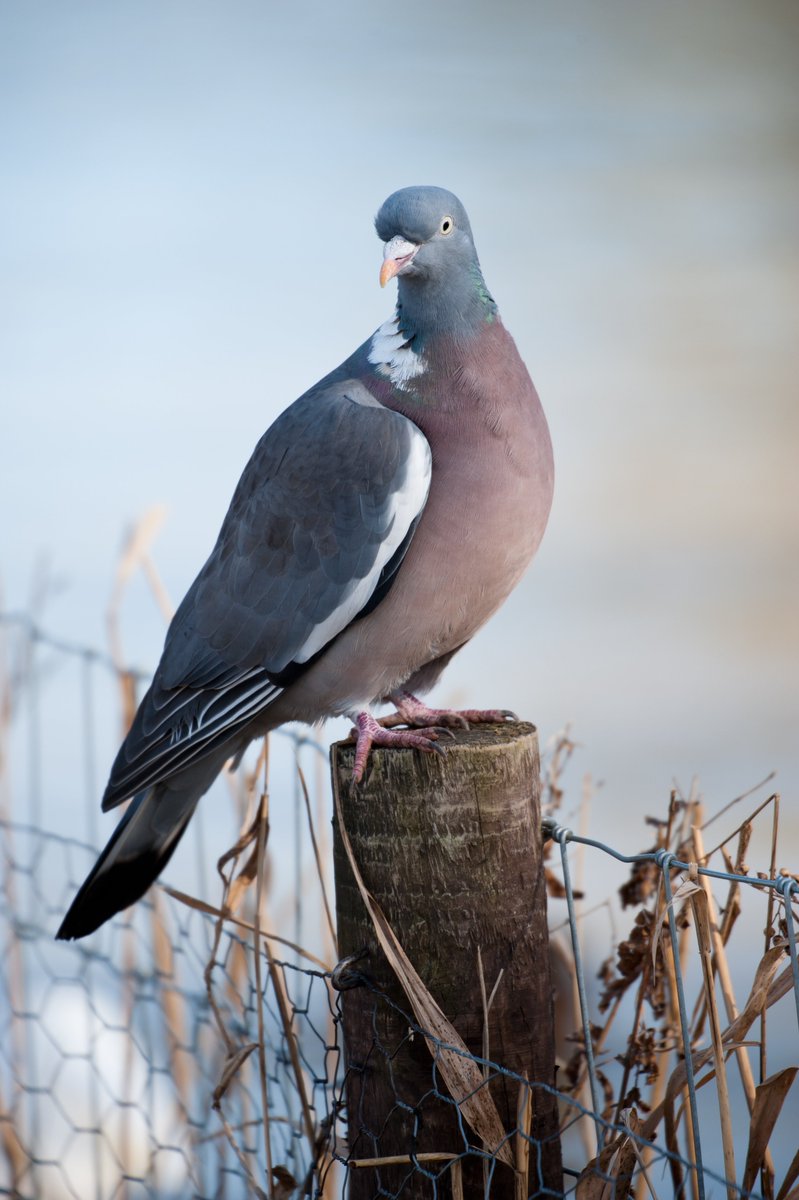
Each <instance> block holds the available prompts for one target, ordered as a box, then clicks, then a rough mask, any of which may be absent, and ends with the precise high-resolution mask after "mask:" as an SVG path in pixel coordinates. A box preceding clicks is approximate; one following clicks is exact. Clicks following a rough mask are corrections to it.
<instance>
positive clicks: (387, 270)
mask: <svg viewBox="0 0 799 1200" xmlns="http://www.w3.org/2000/svg"><path fill="white" fill-rule="evenodd" d="M418 249H419V247H418V246H417V245H416V244H415V243H414V242H406V240H405V238H401V237H393V238H392V239H391V241H390V242H386V244H385V245H384V247H383V266H382V267H381V268H380V286H381V287H385V286H386V284H387V283H388V281H389V280H390V279H393V278H394V276H395V275H399V274H400V272H401V271H402V270H403V268H404V267H407V265H408V263H409V262H410V261H411V260H412V259H413V257H414V255H415V254H416V251H417V250H418Z"/></svg>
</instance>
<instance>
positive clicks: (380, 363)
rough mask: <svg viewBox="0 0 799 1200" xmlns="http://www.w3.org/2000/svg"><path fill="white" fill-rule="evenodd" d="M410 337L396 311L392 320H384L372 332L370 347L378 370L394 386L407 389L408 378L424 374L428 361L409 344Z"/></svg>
mask: <svg viewBox="0 0 799 1200" xmlns="http://www.w3.org/2000/svg"><path fill="white" fill-rule="evenodd" d="M407 342H408V338H407V337H406V335H405V334H404V333H403V332H402V330H401V329H400V325H399V316H398V315H397V314H396V313H395V314H394V316H393V317H392V318H391V320H390V321H384V322H383V324H382V325H381V326H380V328H379V329H378V330H376V331H375V333H373V334H372V344H371V346H370V347H369V355H368V357H369V362H370V363H372V364H373V365H374V366H376V367H377V370H378V372H379V373H380V374H381V375H383V376H385V378H386V379H390V380H391V382H392V383H393V384H394V387H396V388H400V389H401V390H402V391H406V390H407V383H408V380H410V379H414V378H415V377H416V376H417V375H422V374H424V372H425V370H426V363H425V361H424V358H423V357H422V355H421V354H417V353H416V352H415V351H414V350H413V348H412V347H411V346H409V345H407Z"/></svg>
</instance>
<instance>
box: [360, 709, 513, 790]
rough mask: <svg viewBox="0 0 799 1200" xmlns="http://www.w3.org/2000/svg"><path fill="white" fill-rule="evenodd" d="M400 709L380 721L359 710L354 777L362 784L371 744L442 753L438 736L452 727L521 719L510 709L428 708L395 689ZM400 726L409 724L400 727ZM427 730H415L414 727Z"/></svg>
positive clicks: (448, 732) (466, 726) (467, 726)
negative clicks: (455, 709)
mask: <svg viewBox="0 0 799 1200" xmlns="http://www.w3.org/2000/svg"><path fill="white" fill-rule="evenodd" d="M391 698H392V700H393V701H394V703H395V705H396V707H397V711H396V713H394V714H393V715H392V716H390V717H382V718H381V719H380V720H379V721H378V720H377V719H376V718H375V717H373V716H372V714H371V713H369V712H361V713H358V716H357V717H356V720H355V729H354V730H353V736H355V738H356V742H355V766H354V768H353V772H352V777H353V780H354V781H355V783H360V782H361V780H362V779H363V776H364V771H365V770H366V762H367V759H368V758H369V751H370V750H371V748H372V746H404V747H406V748H410V749H412V750H426V751H434V752H435V753H437V754H443V753H444V750H443V749H442V747H441V746H439V745H437V742H438V738H439V735H440V734H442V733H446V734H447V736H448V737H452V734H451V733H450V729H451V728H460V729H468V728H469V725H470V724H475V725H479V724H481V723H483V724H493V723H494V722H499V721H507V720H518V718H517V717H516V714H515V713H513V712H510V710H509V709H507V708H485V709H482V708H465V709H463V710H461V711H460V712H455V711H453V710H452V709H450V708H428V707H427V705H426V704H423V703H422V701H421V700H418V699H417V698H416V696H413V695H412V694H411V693H410V692H402V691H400V692H395V693H394V694H393V695H392V697H391ZM397 725H406V726H410V727H411V728H409V729H397V728H396V726H397ZM414 729H417V730H421V729H423V730H424V733H421V732H419V733H414V732H413V730H414Z"/></svg>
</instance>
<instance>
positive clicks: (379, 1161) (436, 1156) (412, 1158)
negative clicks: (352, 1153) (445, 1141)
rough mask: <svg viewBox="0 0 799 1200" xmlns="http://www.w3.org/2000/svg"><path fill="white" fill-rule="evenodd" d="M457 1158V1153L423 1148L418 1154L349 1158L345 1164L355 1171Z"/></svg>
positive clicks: (454, 1159) (447, 1160)
mask: <svg viewBox="0 0 799 1200" xmlns="http://www.w3.org/2000/svg"><path fill="white" fill-rule="evenodd" d="M459 1158H460V1155H459V1154H449V1153H448V1152H447V1151H445V1150H441V1151H438V1150H425V1151H423V1152H422V1153H420V1154H387V1155H386V1156H385V1157H384V1158H350V1159H347V1166H348V1167H352V1168H353V1169H354V1170H356V1171H357V1170H358V1168H359V1167H403V1166H406V1165H410V1164H411V1163H414V1162H453V1161H457V1160H458V1159H459Z"/></svg>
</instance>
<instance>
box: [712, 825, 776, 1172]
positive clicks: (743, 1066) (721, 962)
mask: <svg viewBox="0 0 799 1200" xmlns="http://www.w3.org/2000/svg"><path fill="white" fill-rule="evenodd" d="M694 850H695V852H696V857H697V860H698V861H699V862H704V863H706V862H707V858H706V855H705V851H704V842H703V838H702V830H701V829H700V828H699V826H696V827H695V828H694ZM699 881H700V883H701V885H702V889H703V891H704V893H705V897H706V900H707V906H708V915H709V924H710V932H711V937H712V940H713V951H714V965H715V968H716V972H717V973H718V977H719V983H720V985H721V994H722V997H723V999H724V1010H725V1012H726V1014H727V1020H728V1021H729V1022H731V1021H734V1020H735V1018H736V1017H737V1016H738V1006H737V1004H736V1001H735V993H734V991H733V986H732V976H731V975H730V967H729V963H728V961H727V954H726V951H725V948H724V942H723V941H722V937H721V932H720V929H719V923H718V912H717V911H716V902H715V898H714V896H713V889H712V888H711V886H710V880H709V879H708V877H707V875H700V876H699ZM766 948H767V949H768V947H766ZM761 1020H762V1017H761ZM735 1061H736V1063H737V1064H738V1072H739V1074H740V1076H741V1085H742V1087H743V1090H744V1096H745V1097H746V1104H747V1108H748V1109H749V1115H750V1116H751V1115H752V1111H753V1108H754V1104H755V1080H754V1075H753V1074H752V1065H751V1063H750V1062H749V1055H748V1054H747V1052H746V1049H745V1048H744V1047H742V1046H741V1047H739V1048H738V1049H737V1050H736V1051H735ZM764 1163H765V1166H766V1169H767V1170H768V1171H769V1173H770V1174H771V1176H772V1179H773V1176H774V1162H773V1159H772V1156H771V1152H770V1151H769V1150H768V1148H767V1149H766V1157H765V1159H764Z"/></svg>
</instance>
